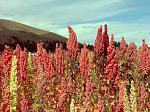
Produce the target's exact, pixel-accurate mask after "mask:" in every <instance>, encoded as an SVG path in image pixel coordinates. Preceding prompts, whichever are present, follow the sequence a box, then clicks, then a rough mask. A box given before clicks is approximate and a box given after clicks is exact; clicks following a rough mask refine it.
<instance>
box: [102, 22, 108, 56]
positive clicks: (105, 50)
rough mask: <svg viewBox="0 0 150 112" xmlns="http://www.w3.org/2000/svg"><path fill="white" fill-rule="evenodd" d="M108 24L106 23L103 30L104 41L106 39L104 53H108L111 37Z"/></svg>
mask: <svg viewBox="0 0 150 112" xmlns="http://www.w3.org/2000/svg"><path fill="white" fill-rule="evenodd" d="M107 30H108V29H107V24H105V25H104V32H103V41H104V54H105V56H106V55H107V48H108V46H109V37H108V33H107Z"/></svg>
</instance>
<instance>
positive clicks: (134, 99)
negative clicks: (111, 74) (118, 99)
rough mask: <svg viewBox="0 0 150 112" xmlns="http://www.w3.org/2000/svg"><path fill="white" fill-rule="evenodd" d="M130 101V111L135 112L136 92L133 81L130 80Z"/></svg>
mask: <svg viewBox="0 0 150 112" xmlns="http://www.w3.org/2000/svg"><path fill="white" fill-rule="evenodd" d="M130 92H131V94H130V103H131V112H137V93H136V89H135V86H134V81H133V80H132V81H131V88H130Z"/></svg>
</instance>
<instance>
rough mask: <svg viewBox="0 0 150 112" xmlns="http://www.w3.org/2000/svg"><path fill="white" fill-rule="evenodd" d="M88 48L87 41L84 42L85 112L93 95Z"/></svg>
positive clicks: (82, 72)
mask: <svg viewBox="0 0 150 112" xmlns="http://www.w3.org/2000/svg"><path fill="white" fill-rule="evenodd" d="M88 53H89V51H88V49H87V48H86V43H84V47H83V48H82V49H81V57H80V72H81V75H82V78H83V80H85V83H86V84H85V86H86V87H85V100H84V102H83V112H84V111H86V110H87V109H88V106H89V102H90V95H91V81H90V76H89V75H90V74H89V57H88Z"/></svg>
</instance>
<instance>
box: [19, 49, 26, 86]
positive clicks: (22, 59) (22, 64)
mask: <svg viewBox="0 0 150 112" xmlns="http://www.w3.org/2000/svg"><path fill="white" fill-rule="evenodd" d="M18 66H19V68H20V77H19V78H20V79H18V80H19V82H23V84H24V85H26V82H27V52H26V48H24V51H21V52H20V59H19V65H18Z"/></svg>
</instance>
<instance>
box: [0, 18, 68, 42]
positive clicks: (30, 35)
mask: <svg viewBox="0 0 150 112" xmlns="http://www.w3.org/2000/svg"><path fill="white" fill-rule="evenodd" d="M16 38H17V39H19V40H20V41H26V40H31V41H35V42H37V41H39V40H49V41H53V40H55V41H56V40H58V41H62V42H65V41H66V40H67V38H65V37H63V36H61V35H58V34H56V33H53V32H48V31H45V30H41V29H38V28H34V27H31V26H28V25H25V24H21V23H18V22H14V21H10V20H4V19H0V41H1V43H3V42H7V41H14V39H16Z"/></svg>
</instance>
